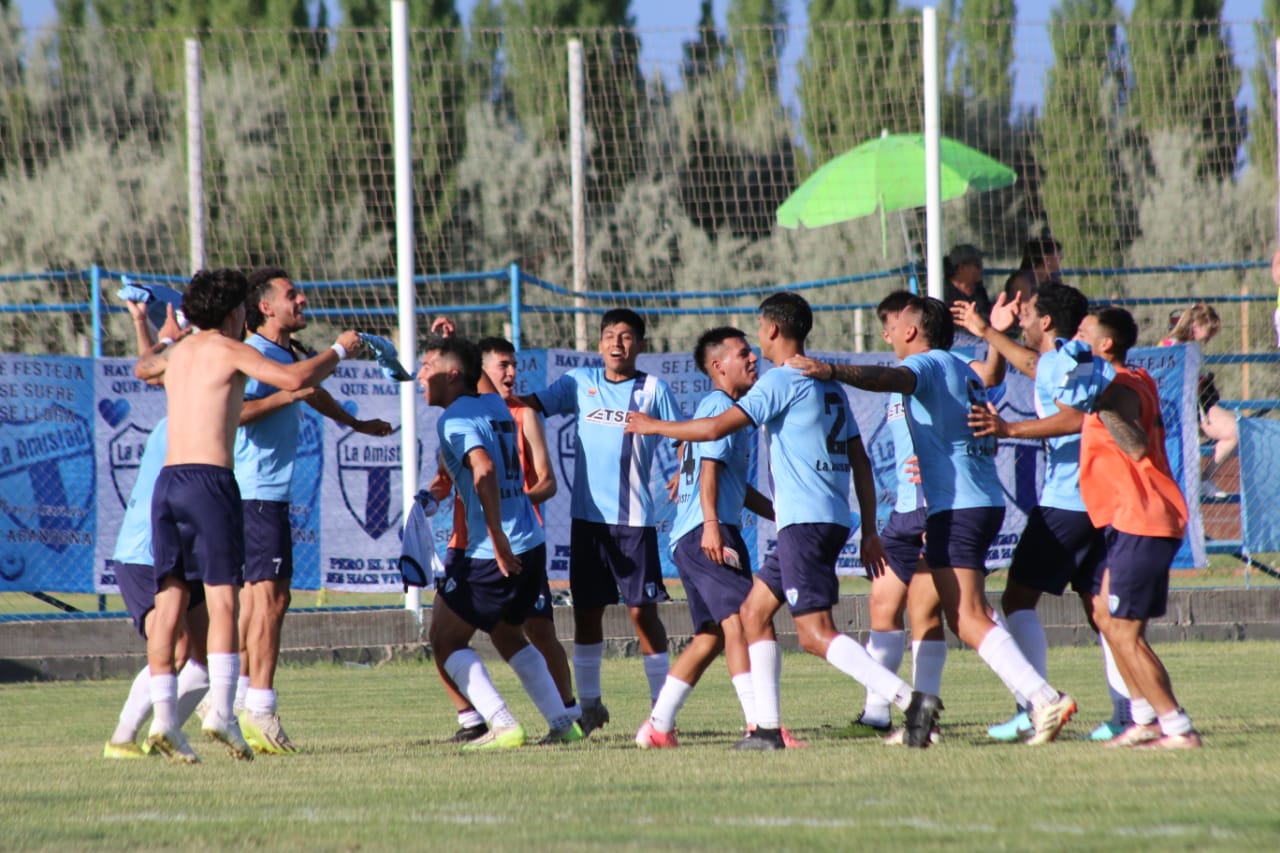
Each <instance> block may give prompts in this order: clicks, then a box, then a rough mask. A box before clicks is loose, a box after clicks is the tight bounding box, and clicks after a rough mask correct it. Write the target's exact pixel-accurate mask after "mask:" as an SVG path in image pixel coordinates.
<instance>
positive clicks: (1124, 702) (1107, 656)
mask: <svg viewBox="0 0 1280 853" xmlns="http://www.w3.org/2000/svg"><path fill="white" fill-rule="evenodd" d="M1098 642H1099V643H1101V645H1102V662H1103V665H1104V667H1105V668H1106V673H1107V692H1108V693H1109V694H1111V720H1110V722H1112V723H1114V724H1115V725H1117V726H1124V725H1127V724H1128V723H1129V722H1130V721H1131V720H1132V719H1133V712H1132V711H1130V710H1129V685H1127V684H1125V683H1124V676H1122V675H1121V674H1120V668H1119V667H1117V666H1116V659H1115V656H1114V655H1112V654H1111V647H1110V646H1108V645H1107V640H1106V638H1105V637H1103V636H1102V635H1101V634H1099V635H1098Z"/></svg>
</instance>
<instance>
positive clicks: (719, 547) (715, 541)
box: [702, 521, 725, 563]
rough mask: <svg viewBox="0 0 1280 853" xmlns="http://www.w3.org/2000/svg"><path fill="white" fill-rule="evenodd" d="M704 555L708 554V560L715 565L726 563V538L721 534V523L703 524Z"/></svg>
mask: <svg viewBox="0 0 1280 853" xmlns="http://www.w3.org/2000/svg"><path fill="white" fill-rule="evenodd" d="M702 553H704V554H706V555H707V559H708V560H710V561H711V562H713V563H723V562H724V561H725V560H724V558H725V554H724V537H723V536H722V535H721V534H720V523H719V522H718V521H711V522H703V524H702Z"/></svg>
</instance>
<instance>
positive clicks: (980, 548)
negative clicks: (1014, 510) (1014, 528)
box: [924, 506, 1004, 572]
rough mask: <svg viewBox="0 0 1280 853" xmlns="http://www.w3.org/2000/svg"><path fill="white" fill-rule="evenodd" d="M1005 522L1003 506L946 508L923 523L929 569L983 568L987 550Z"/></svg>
mask: <svg viewBox="0 0 1280 853" xmlns="http://www.w3.org/2000/svg"><path fill="white" fill-rule="evenodd" d="M1003 523H1004V507H1002V506H982V507H973V508H971V509H945V510H942V511H941V512H935V513H933V514H932V515H930V516H929V520H928V521H927V522H926V523H925V542H924V556H925V559H926V560H928V561H929V567H930V568H932V569H946V568H952V569H954V568H961V569H981V570H982V571H984V572H985V571H986V567H987V550H988V549H989V548H990V547H991V543H992V542H994V541H995V538H996V536H998V535H999V533H1000V525H1002V524H1003Z"/></svg>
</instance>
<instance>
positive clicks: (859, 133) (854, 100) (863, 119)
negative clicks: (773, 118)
mask: <svg viewBox="0 0 1280 853" xmlns="http://www.w3.org/2000/svg"><path fill="white" fill-rule="evenodd" d="M917 14H918V13H917V12H915V11H914V10H908V11H899V9H898V7H897V3H896V2H895V0H812V2H810V4H809V24H810V29H809V40H808V43H807V45H806V49H805V58H804V60H803V61H802V63H801V67H800V85H799V89H798V95H799V99H800V103H801V108H802V110H803V116H802V132H803V135H804V138H805V141H806V143H807V144H808V147H809V149H810V151H811V152H812V157H813V163H814V164H815V166H816V165H817V164H821V163H825V162H826V161H827V160H829V159H831V158H832V157H834V156H835V155H837V154H841V153H843V152H844V151H846V150H848V149H849V148H852V147H853V146H855V145H857V144H859V143H861V142H865V141H866V140H868V139H870V138H872V137H874V136H879V135H880V132H881V131H882V130H887V131H889V132H890V133H906V132H916V131H918V130H919V128H920V126H921V124H922V121H923V116H924V95H923V92H922V87H921V85H920V26H919V23H918V21H917V20H916V19H915V16H916V15H917Z"/></svg>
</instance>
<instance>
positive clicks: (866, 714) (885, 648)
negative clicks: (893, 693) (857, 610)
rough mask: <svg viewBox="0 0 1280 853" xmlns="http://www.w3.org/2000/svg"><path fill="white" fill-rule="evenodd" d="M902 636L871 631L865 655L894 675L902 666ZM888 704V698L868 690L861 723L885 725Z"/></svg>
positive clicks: (900, 634) (898, 632) (899, 632)
mask: <svg viewBox="0 0 1280 853" xmlns="http://www.w3.org/2000/svg"><path fill="white" fill-rule="evenodd" d="M903 636H904V632H902V631H872V632H871V635H870V636H869V637H867V646H866V649H867V654H868V655H870V656H871V659H872V660H873V661H875V662H876V663H878V664H880V665H881V666H882V667H884V668H885V669H887V670H889V671H890V672H895V673H896V672H897V671H898V667H900V666H902V654H903ZM890 704H891V703H890V700H889V697H887V696H881V695H880V694H879V693H876V692H875V691H873V690H870V689H868V690H867V701H866V704H864V705H863V707H862V721H863V722H865V723H870V724H872V725H887V724H888V722H889V707H890Z"/></svg>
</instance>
